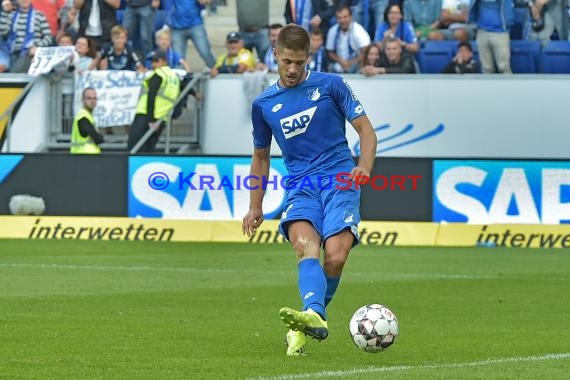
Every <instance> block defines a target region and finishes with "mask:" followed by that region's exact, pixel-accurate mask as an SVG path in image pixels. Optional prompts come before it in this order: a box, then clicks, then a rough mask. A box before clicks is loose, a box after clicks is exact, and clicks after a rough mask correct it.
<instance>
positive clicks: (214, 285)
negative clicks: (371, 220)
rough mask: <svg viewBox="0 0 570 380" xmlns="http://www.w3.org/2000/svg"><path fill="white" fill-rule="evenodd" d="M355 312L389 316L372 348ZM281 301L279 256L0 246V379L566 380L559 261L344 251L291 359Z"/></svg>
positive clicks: (134, 246)
mask: <svg viewBox="0 0 570 380" xmlns="http://www.w3.org/2000/svg"><path fill="white" fill-rule="evenodd" d="M367 303H383V304H385V305H387V306H388V307H390V308H391V309H392V310H393V311H394V312H395V313H396V315H397V316H398V319H399V322H400V337H399V339H398V340H397V341H396V343H395V344H394V346H392V347H391V348H390V349H389V350H387V351H385V352H382V353H378V354H368V353H365V352H363V351H360V350H359V349H357V348H356V346H354V345H353V343H352V342H351V340H350V337H349V334H348V326H347V325H348V321H349V319H350V317H351V315H352V313H353V312H354V311H355V310H356V309H357V308H358V307H360V306H362V305H364V304H367ZM282 306H291V307H298V306H299V296H298V291H297V281H296V265H295V258H294V252H293V250H292V249H291V248H290V247H289V246H287V245H273V244H267V245H255V244H206V243H204V244H196V243H193V244H182V243H144V242H104V241H99V242H89V241H57V240H51V241H39V240H35V241H25V240H4V241H0V379H4V378H7V379H8V378H9V379H248V378H250V379H256V378H257V379H258V378H280V379H313V378H350V379H374V378H381V377H384V376H388V377H389V378H396V379H417V378H449V379H459V378H481V379H488V378H501V379H524V378H529V379H532V378H542V379H556V378H559V379H564V378H566V379H567V378H568V376H569V374H570V254H569V253H568V252H567V251H564V250H538V249H535V250H525V249H500V248H473V249H465V248H462V249H460V248H447V249H444V248H437V249H436V248H379V247H373V246H366V247H364V246H361V247H358V248H356V249H355V250H354V251H353V252H352V253H351V257H350V258H349V261H348V263H347V266H346V268H345V273H344V276H343V278H342V281H341V285H340V288H339V291H338V292H337V295H336V298H335V299H334V301H333V302H332V303H331V305H330V306H329V309H328V314H329V328H330V336H329V338H328V339H327V340H326V341H324V342H322V343H318V342H316V341H313V340H309V341H308V343H307V351H308V355H307V356H306V357H303V358H288V357H286V356H285V346H284V336H285V332H286V330H285V328H284V326H282V324H281V321H280V320H279V317H278V310H279V308H280V307H282Z"/></svg>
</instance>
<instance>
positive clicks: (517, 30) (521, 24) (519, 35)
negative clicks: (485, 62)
mask: <svg viewBox="0 0 570 380" xmlns="http://www.w3.org/2000/svg"><path fill="white" fill-rule="evenodd" d="M527 20H528V7H526V6H525V7H516V8H515V20H514V23H513V25H512V26H511V30H510V36H511V40H522V39H523V38H524V29H525V26H526V23H527Z"/></svg>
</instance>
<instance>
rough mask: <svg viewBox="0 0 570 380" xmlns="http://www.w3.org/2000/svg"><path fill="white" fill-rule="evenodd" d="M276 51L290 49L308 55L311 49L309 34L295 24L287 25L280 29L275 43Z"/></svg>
mask: <svg viewBox="0 0 570 380" xmlns="http://www.w3.org/2000/svg"><path fill="white" fill-rule="evenodd" d="M275 47H276V48H277V49H290V50H294V51H299V50H303V51H305V52H306V53H307V55H308V54H309V51H310V49H311V39H310V38H309V33H308V32H307V30H305V29H304V28H303V27H301V26H299V25H295V24H288V25H285V26H284V27H283V29H281V32H279V37H277V43H276V44H275Z"/></svg>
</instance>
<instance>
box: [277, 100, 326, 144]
mask: <svg viewBox="0 0 570 380" xmlns="http://www.w3.org/2000/svg"><path fill="white" fill-rule="evenodd" d="M316 110H317V106H314V107H311V108H309V109H306V110H304V111H301V112H299V113H296V114H295V115H291V116H288V117H285V118H283V119H281V120H279V122H280V123H281V129H282V130H283V135H285V138H286V139H290V138H291V137H294V136H297V135H300V134H301V133H305V132H306V131H307V128H309V124H310V123H311V120H312V119H313V115H314V114H315V111H316Z"/></svg>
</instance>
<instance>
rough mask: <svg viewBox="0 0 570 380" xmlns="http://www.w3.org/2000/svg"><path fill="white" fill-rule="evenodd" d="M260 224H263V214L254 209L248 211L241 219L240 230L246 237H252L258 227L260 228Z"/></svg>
mask: <svg viewBox="0 0 570 380" xmlns="http://www.w3.org/2000/svg"><path fill="white" fill-rule="evenodd" d="M261 223H263V212H262V211H261V210H256V209H252V210H249V212H248V213H247V215H246V216H244V218H243V222H242V225H241V230H242V232H243V234H244V235H247V237H252V236H253V235H255V232H256V231H257V229H258V228H259V226H261Z"/></svg>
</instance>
